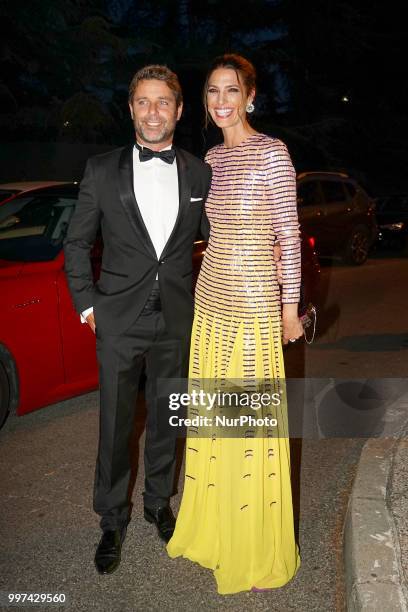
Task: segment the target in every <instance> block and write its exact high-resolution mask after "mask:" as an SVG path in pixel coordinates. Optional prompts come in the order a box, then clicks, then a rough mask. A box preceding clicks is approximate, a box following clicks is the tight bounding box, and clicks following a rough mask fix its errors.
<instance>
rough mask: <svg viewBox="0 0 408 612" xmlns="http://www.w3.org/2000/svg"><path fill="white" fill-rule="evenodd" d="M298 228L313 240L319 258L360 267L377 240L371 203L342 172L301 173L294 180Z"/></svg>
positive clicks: (373, 206)
mask: <svg viewBox="0 0 408 612" xmlns="http://www.w3.org/2000/svg"><path fill="white" fill-rule="evenodd" d="M297 193H298V212H299V219H300V223H301V226H302V228H303V229H304V230H305V231H306V232H307V233H308V234H310V235H312V236H314V237H315V239H316V250H317V252H318V254H319V256H321V257H325V256H330V257H332V256H340V257H342V258H343V259H344V260H345V261H346V262H347V263H350V264H353V265H360V264H363V263H364V262H365V261H366V259H367V257H368V254H369V251H370V248H371V246H372V245H373V244H374V242H375V240H376V237H377V224H376V219H375V202H374V200H372V199H371V198H370V197H369V196H368V194H367V193H366V192H365V191H364V189H363V188H362V187H361V186H360V185H359V184H358V183H357V181H355V180H354V179H353V178H351V177H349V176H348V175H347V174H345V173H340V172H303V173H302V174H299V175H298V177H297Z"/></svg>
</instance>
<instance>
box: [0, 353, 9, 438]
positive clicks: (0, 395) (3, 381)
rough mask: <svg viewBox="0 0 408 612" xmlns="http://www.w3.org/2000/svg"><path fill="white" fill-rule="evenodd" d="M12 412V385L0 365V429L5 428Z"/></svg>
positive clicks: (0, 364)
mask: <svg viewBox="0 0 408 612" xmlns="http://www.w3.org/2000/svg"><path fill="white" fill-rule="evenodd" d="M9 412H10V383H9V379H8V376H7V372H6V370H5V369H4V367H3V364H2V363H0V429H1V428H2V427H3V425H4V423H5V422H6V420H7V417H8V415H9Z"/></svg>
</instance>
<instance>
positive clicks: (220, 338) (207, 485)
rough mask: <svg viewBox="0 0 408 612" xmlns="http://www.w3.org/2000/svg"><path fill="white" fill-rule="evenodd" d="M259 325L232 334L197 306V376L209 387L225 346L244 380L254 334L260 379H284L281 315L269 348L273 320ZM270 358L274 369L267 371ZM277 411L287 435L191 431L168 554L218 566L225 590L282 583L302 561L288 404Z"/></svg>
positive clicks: (230, 374)
mask: <svg viewBox="0 0 408 612" xmlns="http://www.w3.org/2000/svg"><path fill="white" fill-rule="evenodd" d="M252 325H253V329H251V330H248V329H247V328H245V324H244V322H242V321H241V322H240V323H237V322H235V324H234V325H232V326H231V328H232V329H234V333H233V334H231V329H229V326H228V325H227V326H224V323H223V322H219V321H218V322H217V321H216V320H214V319H213V318H211V319H207V317H206V315H205V314H201V313H200V312H199V311H196V313H195V318H194V323H193V329H192V347H191V354H190V377H192V373H193V372H194V378H195V379H197V372H199V374H200V378H202V379H203V384H204V385H205V384H206V383H208V381H209V380H211V379H213V380H214V381H215V380H216V379H217V378H218V377H219V376H220V371H221V370H222V364H223V363H224V364H225V359H224V360H223V352H225V351H228V360H227V362H228V366H227V370H225V369H224V372H223V378H224V377H225V378H227V379H231V380H232V379H233V380H237V379H243V378H244V371H243V363H244V358H245V349H244V347H245V343H246V341H247V338H248V332H249V335H250V336H251V338H252V342H253V343H254V345H253V346H252V351H253V349H255V373H256V378H257V379H263V378H265V376H267V377H268V378H273V377H276V378H280V379H281V380H282V378H283V372H284V365H283V355H282V347H281V342H280V335H281V328H280V321H279V320H274V319H270V320H269V321H268V322H267V325H268V330H267V332H268V333H267V335H266V337H269V338H270V339H271V340H270V342H268V343H267V346H266V345H265V322H264V323H263V325H262V326H261V327H262V331H263V333H261V331H260V325H259V322H258V320H257V318H255V320H254V321H253V323H252ZM231 335H233V339H232V338H231ZM277 339H278V341H277ZM231 340H232V342H231ZM231 346H232V348H231ZM277 347H278V349H277ZM277 350H278V354H277ZM265 351H266V352H267V353H269V354H267V355H265ZM265 362H266V363H268V369H269V372H265V366H264V364H265ZM282 384H283V385H284V381H282ZM255 416H259V415H255ZM276 417H277V420H278V427H279V435H277V436H275V437H258V438H249V439H248V438H243V437H240V438H225V437H218V436H213V437H200V438H198V437H196V436H194V434H191V433H189V434H188V435H187V440H186V467H185V482H184V491H183V497H182V502H181V506H180V510H179V514H178V517H177V523H176V529H175V532H174V535H173V537H172V538H171V540H170V542H169V543H168V545H167V552H168V554H169V556H170V557H178V556H183V557H185V558H187V559H190V560H191V561H195V562H197V563H199V564H200V565H202V566H203V567H206V568H209V569H212V570H213V571H214V576H215V579H216V582H217V588H218V593H220V594H229V593H237V592H239V591H247V590H250V589H251V588H252V587H256V588H259V589H269V588H277V587H281V586H283V585H284V584H286V583H287V582H288V581H289V580H291V579H292V578H293V576H294V575H295V574H296V572H297V570H298V568H299V565H300V557H299V551H298V547H297V544H296V542H295V536H294V525H293V508H292V493H291V483H290V454H289V439H288V430H287V406H286V403H282V404H281V405H280V407H279V409H278V411H277V414H276Z"/></svg>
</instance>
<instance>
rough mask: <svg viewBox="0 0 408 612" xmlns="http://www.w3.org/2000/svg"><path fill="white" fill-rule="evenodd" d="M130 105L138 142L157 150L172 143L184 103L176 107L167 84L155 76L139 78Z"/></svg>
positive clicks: (173, 96) (174, 99)
mask: <svg viewBox="0 0 408 612" xmlns="http://www.w3.org/2000/svg"><path fill="white" fill-rule="evenodd" d="M129 108H130V114H131V116H132V119H133V124H134V126H135V132H136V136H137V138H138V140H139V141H140V143H141V144H143V145H147V146H150V148H155V149H159V148H164V147H166V146H168V145H169V144H171V143H172V140H173V134H174V130H175V129H176V123H177V121H178V120H179V119H180V116H181V112H182V110H183V105H182V104H180V106H178V107H177V105H176V98H175V95H174V93H173V91H172V90H171V89H170V87H169V86H168V85H167V83H165V82H164V81H159V80H158V79H146V80H142V81H139V83H138V85H137V87H136V89H135V92H134V94H133V100H132V102H130V103H129ZM151 145H154V146H153V147H151Z"/></svg>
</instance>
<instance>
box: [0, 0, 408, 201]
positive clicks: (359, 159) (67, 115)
mask: <svg viewBox="0 0 408 612" xmlns="http://www.w3.org/2000/svg"><path fill="white" fill-rule="evenodd" d="M0 20H1V23H2V26H3V35H2V40H1V56H0V61H1V80H0V125H1V134H2V147H1V151H0V181H2V182H5V181H11V180H23V179H30V180H35V179H64V180H65V179H79V178H80V177H81V175H82V170H83V166H84V163H85V160H86V157H87V156H88V155H90V154H92V153H96V152H99V151H104V150H108V149H110V148H113V147H115V146H121V145H123V144H125V143H127V142H129V141H130V140H131V139H132V138H133V132H132V125H131V122H130V119H129V113H128V108H127V87H128V83H129V81H130V79H131V77H132V75H133V74H134V72H135V71H136V70H137V69H138V68H140V67H141V66H143V65H145V64H147V63H165V64H167V65H169V66H170V67H171V68H172V69H174V70H175V71H176V72H177V73H178V74H179V77H180V80H181V83H182V86H183V90H184V96H185V111H184V115H183V119H182V121H181V122H180V124H179V127H178V131H177V142H178V144H180V145H181V146H183V147H185V148H187V149H189V150H191V151H193V152H195V153H196V154H197V155H203V154H204V153H205V151H206V150H207V149H208V148H209V147H210V146H211V145H213V144H214V143H215V142H217V140H218V139H219V138H220V134H218V133H217V131H215V130H214V129H210V130H209V131H205V130H204V129H203V110H202V104H201V89H202V84H203V81H204V75H205V72H206V69H207V67H208V64H209V62H210V61H211V59H212V58H213V57H215V56H216V55H218V54H220V53H223V52H227V51H234V52H238V53H241V54H243V55H244V56H246V57H248V58H249V59H250V60H251V61H253V63H254V64H255V66H256V67H257V70H258V95H257V99H256V111H255V113H254V115H253V124H254V127H256V128H257V129H258V130H260V131H262V132H266V133H268V134H271V135H275V136H278V137H280V138H282V139H283V140H284V141H285V142H286V143H287V145H288V147H289V150H290V152H291V154H292V156H293V159H294V162H295V166H296V169H297V170H298V171H301V170H324V169H326V170H327V169H335V170H338V169H344V170H347V171H349V172H350V173H351V174H353V175H355V176H356V177H357V178H359V179H360V180H361V181H362V182H363V183H364V184H365V185H366V187H367V188H368V190H369V191H370V192H371V193H372V194H373V195H378V194H379V193H381V192H385V191H393V192H397V191H405V190H407V184H406V183H407V178H406V168H407V163H408V152H407V149H406V147H405V140H406V134H407V119H408V110H407V109H408V92H407V80H406V79H405V78H404V75H403V74H402V68H401V65H402V63H403V58H405V57H406V49H405V46H406V43H405V39H406V36H405V34H404V32H403V20H402V18H401V14H400V11H399V10H398V9H397V5H396V4H394V5H393V3H392V2H369V1H364V0H363V1H359V2H347V1H339V2H330V1H327V0H313V1H309V2H305V1H304V2H302V1H301V0H287V1H284V0H282V1H279V0H269V1H268V0H245V1H242V0H236V1H234V2H226V1H225V2H222V1H221V0H209V1H208V2H206V3H202V2H197V1H194V0H179V1H169V0H163V1H161V2H148V1H145V0H28V1H25V2H24V3H21V2H16V1H15V0H2V3H1V6H0Z"/></svg>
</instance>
